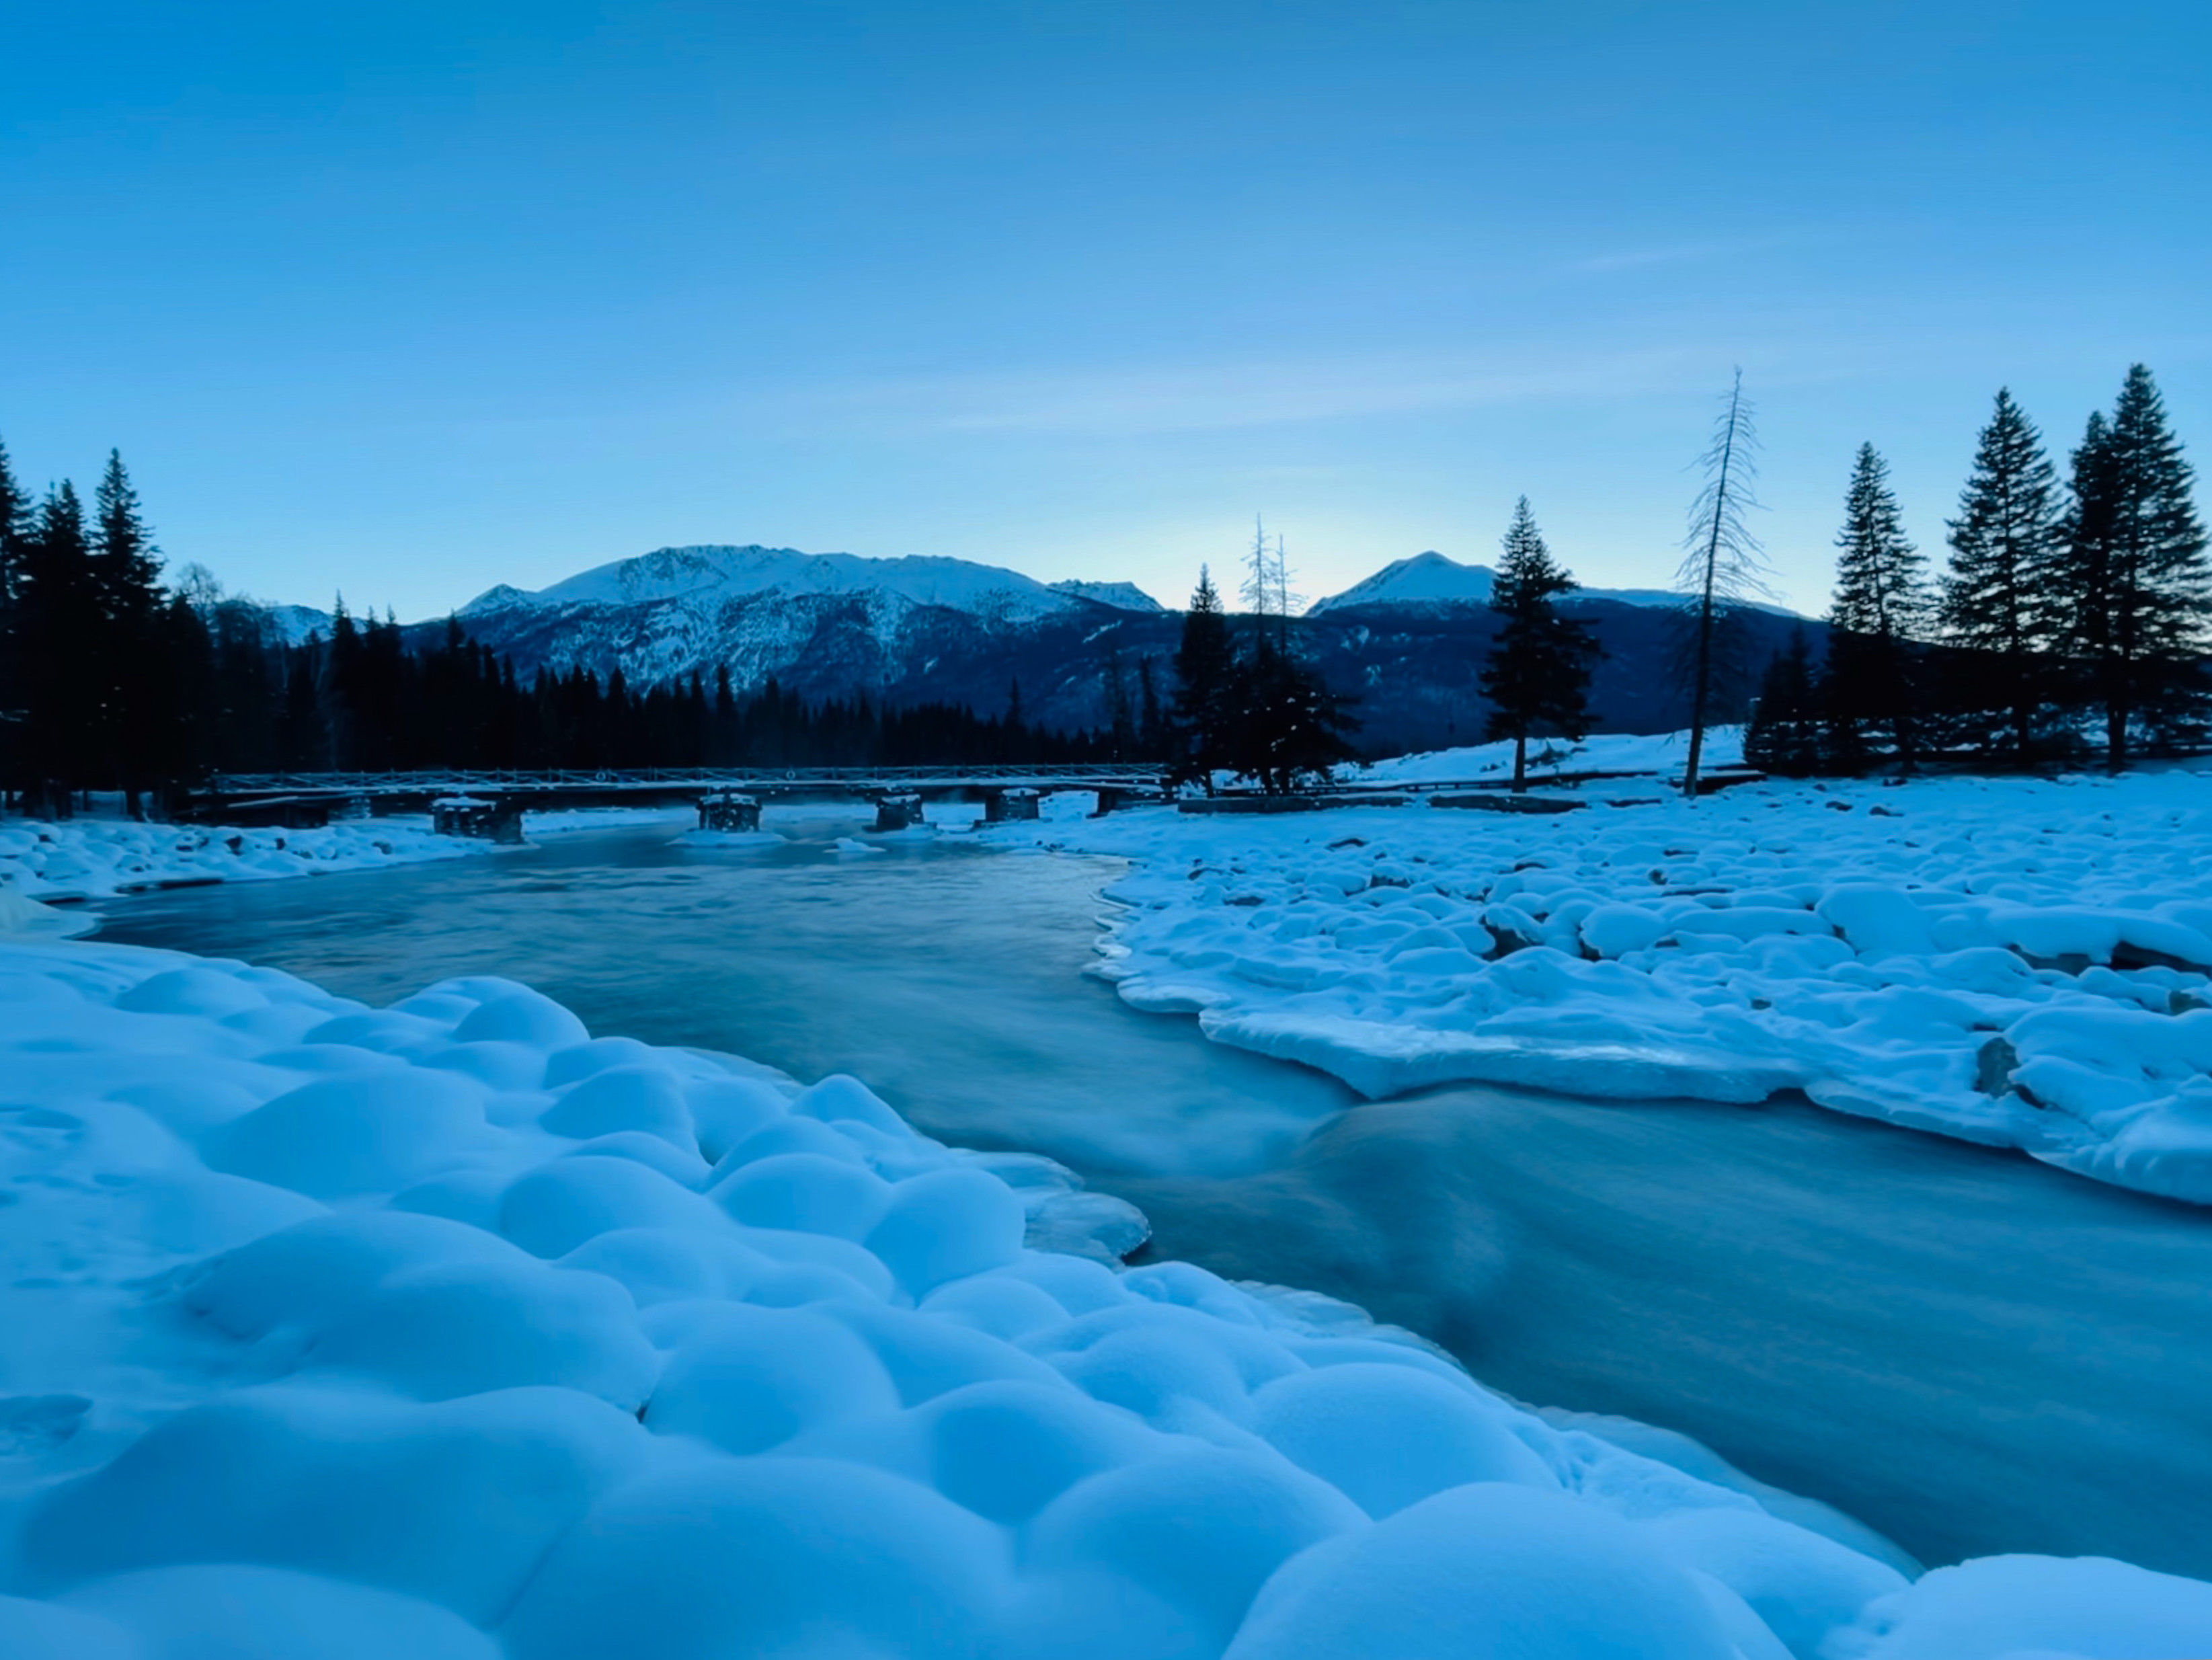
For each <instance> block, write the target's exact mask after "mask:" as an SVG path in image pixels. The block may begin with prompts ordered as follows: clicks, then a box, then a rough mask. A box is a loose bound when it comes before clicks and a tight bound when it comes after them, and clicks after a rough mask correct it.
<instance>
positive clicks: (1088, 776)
mask: <svg viewBox="0 0 2212 1660" xmlns="http://www.w3.org/2000/svg"><path fill="white" fill-rule="evenodd" d="M1063 790H1088V791H1091V792H1093V793H1095V794H1097V798H1098V811H1099V812H1111V811H1112V810H1113V809H1114V808H1115V807H1117V806H1125V805H1127V804H1128V803H1130V802H1132V801H1164V800H1169V799H1170V794H1171V792H1170V789H1169V787H1168V781H1167V773H1166V769H1164V768H1162V767H1159V766H1157V765H1134V766H1130V765H1107V764H1100V765H1080V766H1075V765H1071V766H974V767H945V766H936V767H648V768H642V769H624V770H620V771H616V770H608V771H574V770H543V771H540V770H527V771H520V770H519V771H489V772H484V771H461V770H453V769H432V770H426V771H420V772H270V773H229V774H222V775H217V776H216V777H214V778H212V779H210V780H209V781H208V782H207V784H206V785H205V786H204V787H202V788H200V789H198V790H196V791H194V792H193V793H192V795H191V800H190V802H189V805H188V812H189V815H190V816H191V818H197V819H200V820H203V821H206V822H216V821H220V822H222V823H224V824H283V825H287V826H289V827H293V828H303V827H306V826H308V825H313V824H324V823H326V822H328V820H329V819H330V818H331V817H333V816H334V815H340V814H346V813H351V814H353V815H355V816H361V815H364V814H374V815H376V816H380V817H381V816H383V815H386V814H389V813H411V812H428V810H429V807H430V804H431V803H432V802H433V801H435V800H441V799H442V798H447V797H455V796H467V797H471V798H474V799H477V800H486V801H492V802H496V803H498V804H499V805H500V806H501V807H502V808H507V809H513V810H515V811H536V812H550V811H552V810H554V809H556V808H562V807H608V806H673V805H676V804H678V803H679V802H680V803H684V804H687V805H689V804H691V803H694V802H696V801H698V800H700V799H701V798H702V796H706V795H709V794H716V793H720V792H727V791H738V792H742V793H743V794H746V795H749V796H753V797H756V798H757V799H759V800H763V801H867V802H873V803H877V804H878V805H880V804H881V803H882V802H884V800H887V799H893V798H898V797H903V796H913V797H916V798H918V799H920V800H932V801H947V800H950V801H980V802H981V803H982V804H983V805H984V806H985V807H986V808H987V809H989V808H991V807H992V806H994V804H995V803H997V802H999V801H1000V800H1003V799H1004V798H1005V797H1006V795H1007V794H1008V793H1009V792H1016V793H1018V792H1024V791H1027V792H1032V793H1034V794H1036V795H1048V794H1053V793H1054V792H1055V791H1063Z"/></svg>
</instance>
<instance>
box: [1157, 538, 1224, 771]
mask: <svg viewBox="0 0 2212 1660" xmlns="http://www.w3.org/2000/svg"><path fill="white" fill-rule="evenodd" d="M1236 670H1237V653H1236V649H1235V648H1234V646H1233V645H1232V643H1231V640H1230V637H1229V619H1228V617H1226V616H1225V615H1224V613H1223V611H1222V609H1221V596H1220V595H1219V594H1218V593H1216V592H1215V590H1214V587H1213V577H1212V573H1211V572H1209V571H1208V570H1207V569H1206V568H1205V567H1204V566H1202V565H1201V566H1200V568H1199V572H1198V587H1197V589H1196V591H1195V592H1194V593H1192V594H1191V596H1190V610H1189V611H1187V612H1186V613H1184V616H1183V619H1182V641H1181V642H1180V643H1179V644H1178V645H1177V646H1176V657H1175V672H1176V693H1175V698H1174V700H1173V702H1172V703H1171V705H1170V721H1171V727H1172V732H1173V736H1174V739H1175V748H1176V754H1175V768H1174V770H1175V775H1176V777H1177V778H1178V779H1188V780H1195V781H1200V782H1202V783H1204V784H1205V786H1206V794H1209V795H1211V794H1212V793H1213V774H1214V770H1215V769H1217V768H1218V767H1223V766H1226V765H1227V764H1229V759H1228V754H1227V751H1228V740H1229V733H1230V724H1231V714H1232V707H1231V699H1232V697H1233V696H1234V695H1235V690H1236V688H1235V681H1236V678H1237V674H1236Z"/></svg>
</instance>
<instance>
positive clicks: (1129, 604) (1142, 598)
mask: <svg viewBox="0 0 2212 1660" xmlns="http://www.w3.org/2000/svg"><path fill="white" fill-rule="evenodd" d="M1052 591H1053V592H1054V593H1068V594H1073V595H1074V596H1075V597H1076V598H1077V599H1095V600H1097V602H1098V603H1099V604H1100V605H1111V606H1113V607H1114V609H1115V610H1116V611H1165V610H1166V609H1167V607H1166V606H1165V605H1162V604H1160V602H1159V601H1158V600H1157V599H1153V598H1152V595H1151V594H1149V593H1146V592H1145V591H1144V590H1143V589H1142V588H1140V587H1138V586H1137V585H1136V584H1135V583H1134V582H1085V581H1081V580H1079V579H1078V578H1076V577H1073V576H1071V577H1069V578H1068V579H1067V580H1066V581H1064V582H1054V583H1053V584H1052Z"/></svg>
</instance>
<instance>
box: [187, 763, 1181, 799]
mask: <svg viewBox="0 0 2212 1660" xmlns="http://www.w3.org/2000/svg"><path fill="white" fill-rule="evenodd" d="M1164 776H1165V774H1164V769H1162V768H1159V767H1157V766H1142V765H1127V764H1121V763H1079V764H1072V765H1068V766H1058V767H1052V766H1021V765H990V766H973V767H957V766H936V767H645V768H635V767H631V768H620V769H613V768H610V769H603V770H583V769H568V768H562V769H551V768H549V769H516V770H493V771H485V770H467V771H458V770H447V769H426V770H418V771H411V772H259V773H223V774H218V775H216V776H215V777H213V778H211V779H210V780H209V781H208V784H207V787H206V793H207V794H214V795H222V796H232V795H272V794H304V793H313V794H362V795H377V794H416V793H419V792H422V791H424V790H432V791H443V790H456V791H459V790H509V791H527V790H590V789H621V788H623V787H632V788H654V787H659V788H680V787H693V786H696V787H698V788H700V789H717V788H729V787H742V786H744V785H749V784H750V785H773V784H797V785H803V786H814V787H821V786H829V785H839V784H849V785H852V786H854V787H895V786H897V785H902V784H908V785H911V784H935V785H945V786H949V785H957V784H977V785H989V784H1008V785H1012V784H1023V785H1029V786H1032V787H1054V786H1057V787H1065V788H1075V789H1080V788H1084V787H1088V786H1092V785H1102V784H1103V785H1109V786H1110V785H1122V786H1127V787H1158V785H1159V784H1160V783H1161V782H1162V781H1163V779H1164Z"/></svg>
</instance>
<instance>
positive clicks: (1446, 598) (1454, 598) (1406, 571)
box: [1306, 551, 1795, 617]
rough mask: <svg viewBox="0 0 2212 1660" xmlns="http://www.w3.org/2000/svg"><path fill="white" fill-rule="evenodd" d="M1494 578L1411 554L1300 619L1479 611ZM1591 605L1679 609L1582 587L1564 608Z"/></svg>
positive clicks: (1635, 592)
mask: <svg viewBox="0 0 2212 1660" xmlns="http://www.w3.org/2000/svg"><path fill="white" fill-rule="evenodd" d="M1497 578H1498V573H1497V572H1496V571H1494V570H1492V569H1491V568H1490V567H1489V566H1487V565H1462V563H1460V562H1459V561H1457V560H1456V559H1448V558H1446V557H1445V556H1443V554H1441V553H1437V552H1434V551H1431V552H1428V553H1417V554H1415V555H1414V556H1413V557H1412V558H1411V559H1398V560H1394V561H1392V562H1390V563H1389V564H1387V565H1385V566H1383V569H1381V570H1378V571H1376V573H1375V575H1372V576H1370V577H1367V578H1366V579H1364V581H1358V582H1354V583H1353V584H1352V586H1351V587H1348V588H1346V589H1345V590H1344V592H1343V593H1332V594H1330V595H1329V596H1328V598H1327V599H1316V601H1315V602H1314V603H1313V604H1312V605H1310V606H1309V607H1308V608H1307V610H1306V615H1307V616H1309V617H1322V616H1326V615H1327V614H1328V613H1329V612H1331V611H1352V610H1355V609H1357V608H1358V607H1360V606H1363V605H1425V606H1431V607H1441V606H1453V605H1487V604H1489V603H1490V591H1491V587H1492V584H1493V583H1494V582H1495V581H1497ZM1594 600H1609V601H1611V602H1612V603H1613V604H1614V605H1650V606H1659V607H1662V608H1663V607H1668V606H1673V605H1680V604H1681V603H1682V596H1681V595H1680V594H1679V593H1674V591H1673V590H1672V589H1669V588H1589V587H1585V588H1577V589H1576V590H1575V592H1574V593H1572V594H1571V595H1570V596H1569V597H1568V598H1567V599H1566V600H1565V603H1566V604H1568V605H1587V604H1589V603H1590V602H1591V601H1594ZM1753 609H1755V610H1759V611H1768V612H1771V613H1772V614H1773V615H1775V616H1778V617H1789V616H1793V615H1795V613H1794V612H1792V611H1789V610H1788V609H1786V608H1785V607H1784V606H1781V605H1757V606H1754V607H1753Z"/></svg>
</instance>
